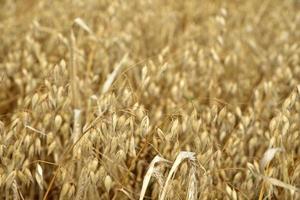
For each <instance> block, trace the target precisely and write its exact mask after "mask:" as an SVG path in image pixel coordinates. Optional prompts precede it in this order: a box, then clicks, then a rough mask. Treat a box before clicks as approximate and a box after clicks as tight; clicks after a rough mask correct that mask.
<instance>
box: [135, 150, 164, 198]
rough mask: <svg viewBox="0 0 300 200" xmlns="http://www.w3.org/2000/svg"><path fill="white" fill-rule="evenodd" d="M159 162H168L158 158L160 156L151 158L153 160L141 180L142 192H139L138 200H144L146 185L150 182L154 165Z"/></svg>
mask: <svg viewBox="0 0 300 200" xmlns="http://www.w3.org/2000/svg"><path fill="white" fill-rule="evenodd" d="M160 162H169V161H168V160H166V159H164V158H162V157H160V156H155V157H154V158H153V160H152V161H151V163H150V165H149V168H148V170H147V172H146V175H145V177H144V179H143V185H142V190H141V193H140V198H139V199H140V200H142V199H144V196H145V194H146V190H147V187H148V184H149V182H150V179H151V177H152V176H153V173H154V172H155V164H156V163H160Z"/></svg>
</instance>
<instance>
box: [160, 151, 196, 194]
mask: <svg viewBox="0 0 300 200" xmlns="http://www.w3.org/2000/svg"><path fill="white" fill-rule="evenodd" d="M186 159H188V160H189V161H192V162H193V161H195V153H194V152H187V151H182V152H180V153H179V154H178V156H177V157H176V159H175V161H174V163H173V165H172V167H171V169H170V172H169V174H168V176H167V179H166V181H165V185H164V187H163V189H162V193H161V196H160V200H164V199H165V198H166V195H167V192H168V189H169V187H170V185H169V184H170V181H171V179H172V177H173V176H174V175H175V173H176V171H177V169H178V167H179V165H180V164H181V163H182V162H183V161H184V160H186Z"/></svg>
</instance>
